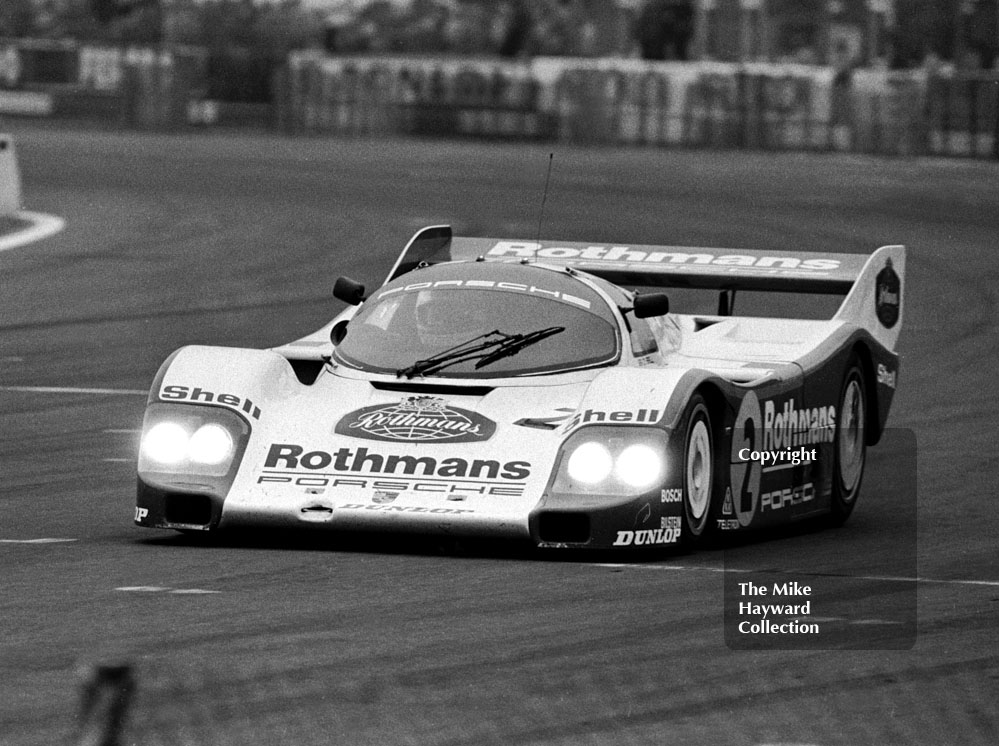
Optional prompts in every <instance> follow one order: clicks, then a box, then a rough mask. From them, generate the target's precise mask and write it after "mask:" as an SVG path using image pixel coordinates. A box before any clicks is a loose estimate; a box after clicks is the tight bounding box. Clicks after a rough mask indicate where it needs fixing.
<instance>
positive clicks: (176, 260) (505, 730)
mask: <svg viewBox="0 0 999 746" xmlns="http://www.w3.org/2000/svg"><path fill="white" fill-rule="evenodd" d="M8 129H10V130H11V131H12V132H13V134H14V135H15V138H16V142H17V147H18V150H19V155H20V159H21V169H22V174H23V179H24V191H25V195H26V203H27V206H28V207H30V208H31V209H33V210H38V211H42V212H47V213H52V214H56V215H59V216H61V217H63V218H65V219H66V228H65V230H64V231H63V232H61V233H60V234H58V235H57V236H55V237H53V238H49V239H47V240H45V241H42V242H40V243H36V244H33V245H30V246H26V247H21V248H16V249H13V250H9V251H4V252H0V285H2V293H0V470H2V479H0V509H2V514H0V515H2V518H0V582H2V591H0V592H2V596H0V742H2V743H4V744H51V743H56V742H66V740H67V739H69V738H71V737H72V734H73V728H74V721H75V713H76V708H77V706H78V701H79V693H80V683H79V681H80V680H79V671H80V670H81V668H82V667H85V666H86V665H88V664H94V663H113V662H128V663H130V664H131V665H132V666H133V667H134V671H135V675H136V679H137V682H138V688H137V692H136V696H135V700H134V702H133V705H132V708H131V712H130V717H129V720H128V724H127V734H128V738H127V739H126V743H138V744H159V743H162V744H228V743H232V744H246V743H250V744H265V743H266V744H274V743H288V744H325V743H338V744H339V743H342V744H367V743H371V744H428V745H441V746H444V745H446V746H458V745H459V744H508V743H509V744H566V745H568V744H621V743H635V744H639V743H641V744H645V743H654V744H673V743H678V744H679V743H684V744H700V743H703V744H747V745H749V744H773V743H782V744H822V745H825V744H872V745H873V744H889V743H890V744H896V743H897V744H947V743H960V744H976V743H981V744H994V743H996V742H999V716H997V715H999V553H997V552H996V537H997V535H999V510H997V491H996V480H997V476H999V469H997V449H996V438H995V427H996V422H997V421H999V396H997V393H996V391H997V389H996V384H995V364H996V360H997V358H999V356H997V351H999V350H997V347H999V344H997V343H999V332H997V317H996V301H997V298H996V293H997V291H996V288H997V287H999V256H997V254H996V243H995V241H996V236H997V235H999V211H997V210H996V205H997V204H999V167H997V165H996V164H992V163H983V162H969V161H942V160H922V159H919V160H897V161H883V160H875V159H869V158H866V157H858V156H845V155H794V154H781V155H778V154H764V153H757V154H734V153H714V152H711V153H706V152H696V151H665V150H604V149H592V150H583V149H573V148H567V147H561V146H559V147H557V148H554V151H555V161H554V169H553V174H552V180H551V192H550V194H549V196H548V199H547V204H546V207H545V220H544V227H543V233H544V235H546V236H548V237H558V238H564V239H575V240H586V241H592V242H594V243H610V242H618V243H627V242H634V243H672V244H683V245H714V246H733V247H740V246H744V247H749V248H759V249H764V248H802V249H817V250H831V251H843V250H845V251H858V252H860V251H870V250H872V249H873V248H875V247H876V246H878V245H881V244H886V243H905V244H906V245H908V246H909V250H910V254H909V271H908V278H907V288H906V298H907V309H906V314H907V315H906V319H905V330H904V332H903V336H902V341H901V350H902V366H901V373H900V377H899V389H898V395H897V397H896V402H895V407H894V411H893V414H892V421H891V424H892V426H894V427H896V428H902V430H900V431H898V432H897V433H894V434H892V435H891V437H889V438H888V439H887V440H886V443H885V444H884V445H883V446H879V447H878V448H877V449H875V450H874V451H873V452H872V458H871V463H870V465H869V469H868V477H867V479H868V480H869V481H868V482H867V488H866V489H865V492H864V494H863V496H862V497H861V501H860V504H859V506H858V508H857V510H856V512H855V513H854V516H853V518H852V519H851V521H850V522H849V523H848V524H847V525H846V526H845V527H843V528H841V529H839V530H819V531H811V530H802V531H791V532H785V533H782V534H778V535H776V536H768V537H764V538H763V539H761V540H759V541H751V542H748V543H745V544H740V545H737V546H733V547H729V548H728V549H727V550H723V549H709V550H707V551H703V552H699V553H697V554H692V555H687V556H670V555H663V556H658V557H639V558H636V559H631V560H627V561H624V562H620V560H619V559H617V558H606V557H587V556H583V557H572V558H568V559H561V558H558V557H555V558H553V557H550V556H541V557H537V556H533V555H531V554H530V553H523V552H520V551H513V550H505V549H504V548H502V547H499V548H496V547H485V546H467V545H439V544H437V543H435V542H402V541H399V540H393V539H377V538H373V537H364V538H362V539H357V540H354V541H337V542H332V541H329V540H328V539H325V538H324V539H319V540H316V539H310V538H307V537H303V536H284V537H264V538H261V537H253V536H246V537H238V538H237V539H235V540H232V541H229V542H226V543H223V544H221V545H219V546H199V545H195V544H191V543H189V542H188V541H186V540H185V539H184V538H182V537H180V536H174V535H172V534H168V533H156V532H149V531H145V530H141V529H137V528H135V527H134V526H133V524H132V512H133V500H134V459H135V455H136V448H137V442H136V441H137V433H136V430H137V428H138V427H139V425H140V421H141V416H142V410H143V405H144V397H143V392H144V391H145V389H146V388H147V387H148V385H149V382H150V379H151V378H152V376H153V374H154V373H155V371H156V368H157V366H158V365H159V363H160V361H161V360H162V359H163V358H164V357H165V356H166V355H167V354H168V353H169V352H171V351H172V350H174V349H175V348H177V347H179V346H181V345H184V344H188V343H195V342H197V343H218V344H226V345H238V346H250V347H266V346H271V345H275V344H279V343H282V342H285V341H288V340H290V339H292V338H295V337H297V336H299V335H301V334H304V333H306V332H309V331H311V330H313V329H315V328H317V327H319V326H320V325H321V324H322V323H324V322H325V321H326V320H327V319H328V318H330V317H331V316H332V315H333V314H334V313H335V312H336V311H337V310H338V307H339V306H338V304H337V302H336V301H334V300H332V298H331V290H332V285H333V280H334V279H335V278H336V277H337V276H338V275H339V274H341V273H345V274H350V275H352V276H354V277H355V278H357V279H360V280H362V281H365V282H367V283H369V284H370V285H374V284H377V283H378V282H379V281H380V280H381V279H382V277H383V275H384V273H385V272H386V271H387V269H388V267H389V266H390V265H391V262H392V260H393V259H394V257H395V255H396V252H397V251H398V250H399V248H400V247H401V246H402V245H403V243H404V242H405V241H406V240H407V239H408V238H409V236H410V235H411V234H412V232H413V231H414V230H415V229H416V228H418V227H420V226H422V225H425V224H432V223H440V222H451V223H453V224H454V225H455V226H456V229H457V230H458V231H460V232H464V233H466V234H469V235H493V236H516V237H527V238H530V237H533V236H534V234H535V232H536V230H537V220H538V214H539V206H540V202H541V194H540V191H541V186H542V185H543V183H544V176H545V167H546V165H547V160H548V153H549V152H551V151H552V148H550V147H544V146H507V145H484V144H473V143H465V142H436V141H434V142H431V141H426V142H396V141H347V140H320V139H297V140H290V139H282V138H271V137H249V136H222V135H206V136H201V137H189V136H161V135H142V134H124V135H123V134H114V133H100V132H87V133H78V132H71V131H61V130H54V129H37V128H31V127H29V126H28V125H23V124H17V123H14V124H9V125H8ZM769 302H771V303H776V301H769ZM911 433H914V437H915V443H916V448H915V451H916V456H917V461H918V490H916V489H913V488H912V486H911V484H910V482H911V481H912V480H911V479H906V478H905V475H904V474H902V473H901V470H905V469H910V470H911V467H909V466H907V464H909V462H910V460H911V455H912V454H911V453H910V451H911V450H912V449H911V441H910V440H909V439H907V438H911ZM916 510H918V524H917V523H916V522H915V515H916V512H915V511H916ZM912 537H915V538H916V539H918V542H917V543H916V544H913V543H912V541H911V538H912ZM43 540H53V541H43ZM54 540H58V541H54ZM726 562H728V566H729V567H730V568H731V567H736V566H737V567H739V568H742V569H749V570H754V571H757V572H761V573H768V574H770V575H772V576H773V577H774V578H787V579H791V580H799V581H803V582H810V583H812V584H813V585H814V586H815V588H816V589H817V591H819V592H821V593H820V598H819V599H817V600H816V604H817V606H820V605H821V606H822V609H817V611H816V613H817V614H819V613H821V614H822V615H823V616H824V617H825V618H826V619H827V621H825V622H824V624H827V625H831V626H833V627H838V628H839V629H840V630H841V631H842V630H844V629H845V630H846V632H847V634H846V635H845V637H842V638H841V642H840V644H838V647H839V649H831V650H768V649H764V650H752V651H745V650H733V649H730V647H729V646H728V645H727V644H726V637H725V634H724V627H723V620H724V613H723V612H724V608H725V603H726V602H725V594H724V587H725V583H724V578H725V575H724V573H722V569H723V568H724V567H726ZM822 594H824V595H822ZM906 599H909V600H908V601H907V600H906ZM910 602H911V608H912V609H914V610H915V611H918V636H916V638H915V640H913V639H912V637H911V634H910V636H909V637H908V638H907V637H906V628H905V625H904V617H905V614H906V609H907V608H909V607H908V606H907V604H910ZM896 612H899V613H900V614H901V616H898V618H896V617H895V616H893V614H895V613H896ZM896 616H897V615H896ZM900 620H901V621H900ZM851 625H854V628H855V629H856V630H857V632H858V634H860V632H863V634H864V635H866V636H865V637H863V639H864V640H865V641H866V646H867V647H868V648H872V649H864V650H855V649H848V648H849V647H850V641H851V640H854V639H855V636H854V637H851V634H852V633H850V628H851V627H850V626H851ZM861 628H863V629H861ZM911 631H912V630H911V628H909V632H911ZM856 639H859V638H856ZM913 642H914V644H913Z"/></svg>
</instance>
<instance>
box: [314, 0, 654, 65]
mask: <svg viewBox="0 0 999 746" xmlns="http://www.w3.org/2000/svg"><path fill="white" fill-rule="evenodd" d="M634 5H635V3H627V2H616V1H615V0H530V2H528V0H501V1H500V2H496V1H495V0H407V1H406V2H400V0H340V2H339V3H338V5H336V6H333V7H334V9H333V10H332V11H331V12H328V13H327V14H326V18H327V21H326V23H327V28H328V29H329V30H328V33H327V35H326V39H325V46H326V47H327V49H328V50H329V51H331V52H339V53H351V52H376V53H377V52H382V53H403V54H405V53H438V54H462V55H488V56H501V57H519V56H533V55H571V56H581V57H591V56H606V55H613V56H628V55H630V54H631V53H632V51H633V48H634V46H635V38H634V34H633V30H634V28H633V21H634V12H633V8H634Z"/></svg>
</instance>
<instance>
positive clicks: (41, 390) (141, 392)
mask: <svg viewBox="0 0 999 746" xmlns="http://www.w3.org/2000/svg"><path fill="white" fill-rule="evenodd" d="M0 391H18V392H21V393H25V394H100V395H108V396H114V395H120V396H146V395H147V394H148V393H149V391H147V390H145V389H88V388H75V387H72V386H0Z"/></svg>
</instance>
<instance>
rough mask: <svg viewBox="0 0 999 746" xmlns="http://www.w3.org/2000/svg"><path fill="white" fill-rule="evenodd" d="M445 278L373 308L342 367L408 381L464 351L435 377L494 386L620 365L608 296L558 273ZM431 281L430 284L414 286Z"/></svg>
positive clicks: (394, 287)
mask: <svg viewBox="0 0 999 746" xmlns="http://www.w3.org/2000/svg"><path fill="white" fill-rule="evenodd" d="M466 266H467V267H468V268H469V269H473V268H475V269H479V268H480V267H482V265H466ZM493 266H494V267H495V265H493ZM436 269H438V268H437V267H433V268H429V269H426V270H421V271H420V272H419V273H418V274H417V273H413V274H407V275H406V276H405V277H403V278H400V279H399V280H398V281H396V282H393V283H390V284H389V285H387V286H386V287H384V288H382V289H381V290H380V291H378V292H377V293H375V295H374V296H373V297H372V298H370V299H368V300H367V301H366V302H365V303H364V305H363V306H362V307H361V309H360V310H359V311H358V313H357V315H356V316H355V317H354V318H353V319H352V320H351V321H350V324H349V325H348V327H347V335H346V336H345V337H344V339H343V341H342V342H341V343H340V344H339V345H338V346H337V348H336V350H335V353H334V354H335V356H336V358H337V359H338V361H340V362H342V363H345V364H346V365H349V366H351V367H354V368H360V369H362V370H369V371H372V372H377V373H392V374H398V375H402V374H403V372H404V371H407V370H410V371H411V370H412V369H413V368H412V366H414V364H416V363H417V362H419V361H424V360H427V359H428V358H432V357H440V356H441V353H444V352H447V351H449V350H453V349H455V348H457V350H458V353H459V354H457V355H449V356H447V361H446V362H445V363H444V364H441V365H437V366H433V367H431V368H430V369H431V370H432V371H433V373H432V375H436V376H442V377H455V378H473V377H474V378H491V377H503V376H517V375H531V374H537V373H549V372H556V371H563V370H571V369H575V368H582V367H588V366H593V365H600V364H607V363H610V362H613V361H615V360H617V358H618V355H619V340H618V332H617V325H616V324H615V323H614V322H613V316H612V315H611V314H610V312H609V310H608V309H607V307H606V303H605V302H604V301H603V300H602V299H601V298H600V296H599V295H598V294H596V293H595V292H593V291H592V290H591V289H590V288H589V287H587V286H586V285H584V284H583V283H581V282H579V281H574V280H572V281H570V282H571V284H570V283H566V282H565V281H564V280H565V278H562V277H559V276H558V275H556V274H555V273H554V272H546V271H542V270H538V269H534V270H533V276H531V277H530V279H532V280H533V282H514V281H503V280H487V279H474V276H475V275H484V276H495V275H496V270H495V269H494V270H493V272H490V273H488V274H486V273H483V272H482V271H481V270H480V271H472V272H463V273H461V275H462V279H448V277H449V276H450V277H456V276H457V275H458V273H456V272H455V271H454V269H453V268H451V270H450V273H449V275H448V273H443V276H442V273H440V272H435V271H434V270H436ZM501 269H505V270H507V271H509V270H513V269H516V268H512V267H510V268H501ZM469 275H472V276H473V277H472V278H469V277H468V276H469ZM502 275H503V273H502V272H501V273H500V276H502ZM546 275H549V276H550V279H549V277H546ZM424 277H425V278H426V281H421V282H413V280H414V279H416V278H420V279H421V280H422V279H423V278H424ZM403 280H406V281H408V282H403ZM539 280H540V281H539ZM546 280H548V282H547V283H546V282H545V281H546ZM566 286H568V289H569V290H571V291H572V292H568V291H567V290H566ZM553 330H555V331H553ZM539 332H547V333H543V334H538V333H539ZM491 333H492V336H490V334H491ZM528 335H530V336H528ZM480 337H481V338H482V340H483V341H482V342H478V341H477V339H478V338H480ZM519 337H524V338H523V339H519V341H518V338H519ZM524 342H526V343H524ZM476 345H478V347H476ZM463 350H468V351H469V352H468V353H467V354H465V353H462V352H461V351H463ZM497 353H498V354H497ZM466 358H467V359H466ZM428 374H430V373H428Z"/></svg>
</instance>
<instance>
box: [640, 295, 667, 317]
mask: <svg viewBox="0 0 999 746" xmlns="http://www.w3.org/2000/svg"><path fill="white" fill-rule="evenodd" d="M632 310H633V311H634V313H635V318H636V319H647V318H650V317H652V316H665V315H666V314H668V313H669V296H668V295H666V293H646V294H644V295H636V296H635V304H634V306H633V307H632Z"/></svg>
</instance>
